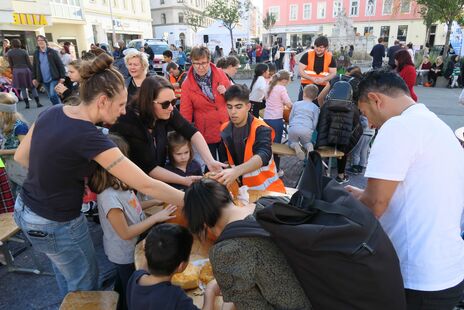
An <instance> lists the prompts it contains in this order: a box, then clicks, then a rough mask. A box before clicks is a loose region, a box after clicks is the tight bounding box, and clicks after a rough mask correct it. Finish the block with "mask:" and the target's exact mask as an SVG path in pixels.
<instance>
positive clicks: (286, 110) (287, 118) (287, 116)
mask: <svg viewBox="0 0 464 310" xmlns="http://www.w3.org/2000/svg"><path fill="white" fill-rule="evenodd" d="M290 112H292V108H288V107H284V121H285V123H287V124H288V123H289V122H290Z"/></svg>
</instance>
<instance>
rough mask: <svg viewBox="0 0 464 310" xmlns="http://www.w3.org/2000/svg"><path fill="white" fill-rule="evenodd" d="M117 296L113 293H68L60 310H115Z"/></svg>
mask: <svg viewBox="0 0 464 310" xmlns="http://www.w3.org/2000/svg"><path fill="white" fill-rule="evenodd" d="M118 299H119V294H118V293H116V292H114V291H78V292H70V293H68V294H67V295H66V296H65V297H64V299H63V302H62V303H61V306H60V310H113V309H116V308H117V305H118Z"/></svg>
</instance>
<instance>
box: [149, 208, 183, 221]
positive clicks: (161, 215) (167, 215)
mask: <svg viewBox="0 0 464 310" xmlns="http://www.w3.org/2000/svg"><path fill="white" fill-rule="evenodd" d="M176 210H177V206H175V205H168V206H167V207H166V208H164V209H163V210H161V211H159V212H157V213H155V214H153V215H152V216H151V217H150V218H152V219H153V221H154V223H161V222H165V221H167V220H170V219H173V218H175V217H176V216H175V215H172V214H173V213H174V212H176Z"/></svg>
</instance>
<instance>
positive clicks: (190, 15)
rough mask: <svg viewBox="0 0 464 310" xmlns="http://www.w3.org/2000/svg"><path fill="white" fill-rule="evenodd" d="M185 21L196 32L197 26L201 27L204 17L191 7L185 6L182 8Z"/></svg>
mask: <svg viewBox="0 0 464 310" xmlns="http://www.w3.org/2000/svg"><path fill="white" fill-rule="evenodd" d="M184 18H185V23H186V24H187V25H189V26H190V27H191V28H192V30H193V31H194V32H197V31H198V29H199V28H201V27H203V24H204V22H205V17H204V16H203V15H200V14H198V13H195V12H194V11H193V10H192V9H190V8H186V9H185V10H184Z"/></svg>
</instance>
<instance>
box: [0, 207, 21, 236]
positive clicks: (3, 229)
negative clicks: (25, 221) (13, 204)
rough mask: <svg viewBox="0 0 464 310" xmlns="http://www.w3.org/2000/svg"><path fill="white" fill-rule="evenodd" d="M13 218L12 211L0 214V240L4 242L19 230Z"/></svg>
mask: <svg viewBox="0 0 464 310" xmlns="http://www.w3.org/2000/svg"><path fill="white" fill-rule="evenodd" d="M19 230H20V229H19V227H18V225H16V223H15V221H14V219H13V212H9V213H2V214H0V241H1V242H5V241H7V240H8V239H10V238H11V237H13V236H14V235H16V234H17V233H18V232H19Z"/></svg>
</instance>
